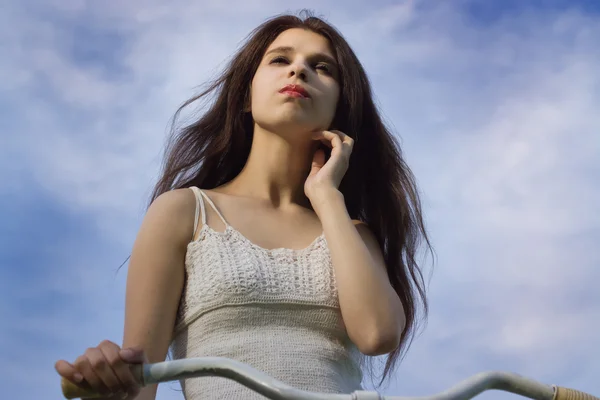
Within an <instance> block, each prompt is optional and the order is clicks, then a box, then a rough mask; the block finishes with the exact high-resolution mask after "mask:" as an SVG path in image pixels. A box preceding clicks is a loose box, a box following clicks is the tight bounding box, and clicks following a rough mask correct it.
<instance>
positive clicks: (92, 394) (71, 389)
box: [60, 364, 144, 399]
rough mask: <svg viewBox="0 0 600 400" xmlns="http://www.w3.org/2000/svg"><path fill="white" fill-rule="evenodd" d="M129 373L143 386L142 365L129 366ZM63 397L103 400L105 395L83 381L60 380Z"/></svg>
mask: <svg viewBox="0 0 600 400" xmlns="http://www.w3.org/2000/svg"><path fill="white" fill-rule="evenodd" d="M131 372H132V373H133V376H134V378H135V380H136V381H138V382H139V383H140V385H143V382H144V365H143V364H134V365H132V366H131ZM60 386H61V388H62V392H63V396H64V397H65V399H82V398H83V399H100V398H105V397H106V395H102V394H100V393H98V392H96V391H95V390H94V389H92V388H91V387H90V385H89V384H88V383H87V382H85V381H83V382H81V383H73V382H71V381H70V380H68V379H66V378H62V379H61V381H60Z"/></svg>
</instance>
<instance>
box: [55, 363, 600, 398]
mask: <svg viewBox="0 0 600 400" xmlns="http://www.w3.org/2000/svg"><path fill="white" fill-rule="evenodd" d="M131 368H132V372H133V373H134V376H135V377H136V379H138V381H139V383H140V384H141V385H142V386H146V385H151V384H155V383H161V382H169V381H175V380H180V379H187V378H196V377H203V376H219V377H224V378H229V379H233V380H235V381H237V382H239V383H240V384H242V385H244V386H246V387H248V388H249V389H252V390H254V391H255V392H257V393H260V394H262V395H263V396H265V397H267V398H269V399H272V400H467V399H471V398H473V397H475V396H477V395H479V394H481V393H482V392H484V391H486V390H492V389H495V390H503V391H506V392H511V393H514V394H518V395H521V396H524V397H528V398H530V399H534V400H600V398H598V397H594V396H592V395H590V394H587V393H583V392H579V391H576V390H573V389H567V388H562V387H557V386H550V385H545V384H542V383H539V382H536V381H534V380H531V379H529V378H525V377H522V376H520V375H517V374H513V373H509V372H501V371H492V372H482V373H479V374H477V375H473V376H472V377H470V378H468V379H465V380H464V381H462V382H460V383H458V384H456V385H455V386H453V387H451V388H450V389H448V390H446V391H444V392H441V393H438V394H436V395H433V396H426V397H398V396H385V397H384V396H381V395H379V394H378V393H377V392H372V391H362V390H358V391H355V392H354V393H351V394H327V393H315V392H308V391H304V390H299V389H296V388H293V387H291V386H288V385H286V384H284V383H283V382H280V381H278V380H276V379H273V378H272V377H270V376H268V375H266V374H265V373H263V372H261V371H258V370H256V369H254V368H252V367H250V366H249V365H247V364H243V363H241V362H238V361H235V360H231V359H228V358H221V357H202V358H188V359H182V360H174V361H163V362H159V363H155V364H138V365H133V366H132V367H131ZM61 386H62V392H63V395H64V397H65V398H66V399H76V398H82V397H84V398H90V399H92V398H100V397H102V395H101V394H99V393H97V392H94V391H93V390H92V389H91V387H90V386H89V385H88V384H87V383H85V382H83V383H81V384H75V383H73V382H71V381H69V380H67V379H65V378H62V381H61Z"/></svg>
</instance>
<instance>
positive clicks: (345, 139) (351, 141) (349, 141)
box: [331, 130, 354, 148]
mask: <svg viewBox="0 0 600 400" xmlns="http://www.w3.org/2000/svg"><path fill="white" fill-rule="evenodd" d="M331 132H333V133H336V134H337V135H338V136H339V137H340V139H341V140H342V143H344V144H345V145H348V146H350V148H352V147H353V146H354V139H352V138H351V137H350V135H346V134H345V133H344V132H342V131H338V130H333V131H331Z"/></svg>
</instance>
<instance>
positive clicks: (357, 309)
mask: <svg viewBox="0 0 600 400" xmlns="http://www.w3.org/2000/svg"><path fill="white" fill-rule="evenodd" d="M315 212H316V213H317V215H318V216H319V219H320V220H321V224H322V225H323V230H324V232H325V238H326V239H327V244H328V246H329V249H330V252H331V261H332V263H333V268H334V271H335V276H336V282H337V286H338V296H339V301H340V308H341V312H342V317H343V319H344V324H345V325H346V329H347V331H348V336H349V337H350V339H351V340H352V342H353V343H354V344H355V345H356V346H357V347H358V349H359V350H360V351H361V352H362V353H364V354H366V355H370V356H375V355H381V354H387V353H389V352H391V351H393V350H394V349H396V348H397V347H398V344H399V342H400V337H401V335H402V331H403V330H404V324H405V315H404V309H403V307H402V303H401V301H400V298H399V297H398V295H397V293H396V292H395V291H394V288H393V287H392V286H391V284H390V281H389V278H388V275H387V271H386V267H385V262H384V259H383V255H382V252H381V249H380V247H379V244H378V243H377V240H376V239H375V237H374V235H373V233H372V232H371V231H370V230H369V229H368V227H367V226H366V225H365V224H363V223H360V222H359V221H354V220H352V219H351V218H350V216H349V215H348V211H347V210H346V205H345V203H344V197H343V195H342V194H341V193H340V192H339V191H337V190H331V191H330V193H329V194H328V195H325V196H323V197H321V198H320V199H319V200H318V201H315Z"/></svg>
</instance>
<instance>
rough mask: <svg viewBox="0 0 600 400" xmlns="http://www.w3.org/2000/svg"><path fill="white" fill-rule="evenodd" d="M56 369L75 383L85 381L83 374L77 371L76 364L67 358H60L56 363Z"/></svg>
mask: <svg viewBox="0 0 600 400" xmlns="http://www.w3.org/2000/svg"><path fill="white" fill-rule="evenodd" d="M54 369H55V370H56V372H58V374H59V375H60V376H62V377H63V378H66V379H68V380H70V381H71V382H73V383H81V382H82V381H83V375H81V374H80V373H79V371H77V368H75V366H74V365H73V364H71V363H69V362H67V361H65V360H58V361H57V362H56V364H54Z"/></svg>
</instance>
